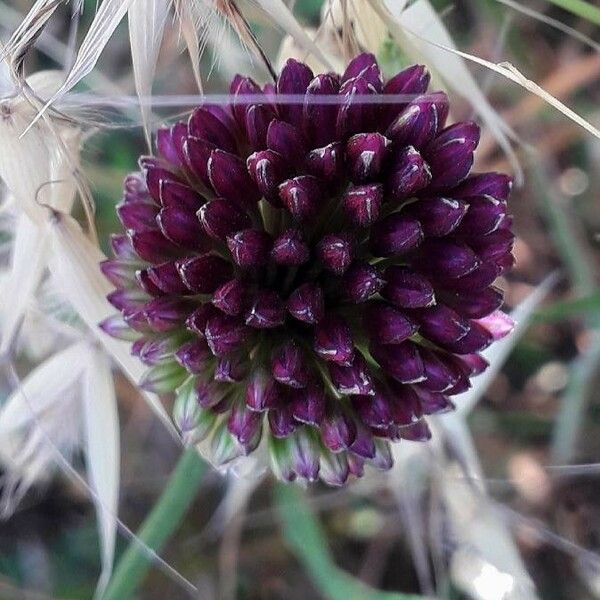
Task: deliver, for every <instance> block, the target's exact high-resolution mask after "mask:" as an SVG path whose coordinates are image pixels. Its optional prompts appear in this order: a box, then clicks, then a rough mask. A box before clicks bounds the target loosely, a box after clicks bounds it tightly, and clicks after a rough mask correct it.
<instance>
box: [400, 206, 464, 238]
mask: <svg viewBox="0 0 600 600" xmlns="http://www.w3.org/2000/svg"><path fill="white" fill-rule="evenodd" d="M467 208H468V204H467V203H466V202H463V201H462V200H454V199H452V198H443V197H440V198H423V199H422V200H419V201H418V202H414V203H413V204H411V205H410V206H409V207H408V211H409V212H410V214H411V215H412V216H413V217H415V218H416V219H417V220H418V221H419V223H421V229H422V230H423V233H424V234H425V237H445V236H447V235H449V234H450V233H452V232H453V231H454V230H455V229H456V228H457V227H458V225H459V223H460V222H461V220H462V219H463V217H464V216H465V214H466V213H467Z"/></svg>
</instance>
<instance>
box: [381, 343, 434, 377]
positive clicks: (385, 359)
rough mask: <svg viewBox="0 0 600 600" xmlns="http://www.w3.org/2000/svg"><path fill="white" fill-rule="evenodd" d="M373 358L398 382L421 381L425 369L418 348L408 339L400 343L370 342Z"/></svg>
mask: <svg viewBox="0 0 600 600" xmlns="http://www.w3.org/2000/svg"><path fill="white" fill-rule="evenodd" d="M370 351H371V354H372V356H373V358H374V359H375V360H376V361H377V362H378V363H379V364H380V365H381V368H382V369H383V370H384V371H387V373H389V374H390V375H391V376H392V377H393V378H394V379H395V380H396V381H399V382H400V383H416V382H418V381H423V378H424V377H425V370H424V367H423V361H422V360H421V355H420V354H419V348H418V346H417V345H416V344H413V343H412V342H410V341H407V342H402V343H401V344H371V346H370Z"/></svg>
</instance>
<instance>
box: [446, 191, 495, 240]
mask: <svg viewBox="0 0 600 600" xmlns="http://www.w3.org/2000/svg"><path fill="white" fill-rule="evenodd" d="M468 207H469V209H468V211H467V214H466V215H465V217H464V219H463V220H462V221H461V223H460V225H459V226H458V228H457V229H456V231H455V234H456V235H459V236H465V237H471V236H482V235H487V234H488V233H492V231H495V230H496V229H498V227H499V226H500V223H501V222H502V220H503V219H504V218H505V216H506V202H504V201H503V200H496V198H494V197H493V196H472V197H470V198H469V204H468Z"/></svg>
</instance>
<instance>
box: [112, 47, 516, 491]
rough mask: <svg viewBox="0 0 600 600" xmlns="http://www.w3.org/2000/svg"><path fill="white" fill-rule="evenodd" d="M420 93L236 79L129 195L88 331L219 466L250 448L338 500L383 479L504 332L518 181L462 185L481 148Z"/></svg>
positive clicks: (395, 86)
mask: <svg viewBox="0 0 600 600" xmlns="http://www.w3.org/2000/svg"><path fill="white" fill-rule="evenodd" d="M428 85H429V74H428V72H427V70H426V69H425V67H423V66H419V65H417V66H413V67H409V68H408V69H406V70H404V71H402V72H400V73H398V74H397V75H396V76H395V77H392V78H391V79H389V80H388V81H384V80H383V79H382V76H381V72H380V70H379V67H378V65H377V61H376V60H375V57H374V56H373V55H370V54H362V55H359V56H357V57H356V58H355V59H354V60H352V61H351V62H350V64H349V65H348V67H347V69H346V71H345V72H344V73H343V74H342V75H335V74H332V73H326V74H314V73H313V72H312V71H311V70H310V69H309V68H308V67H307V66H306V65H304V64H302V63H300V62H297V61H294V60H290V61H288V62H287V64H286V65H285V67H284V68H283V70H282V72H281V74H280V76H279V78H278V80H277V82H276V84H275V85H274V86H269V87H268V88H264V90H263V89H261V87H260V86H258V85H257V84H256V83H255V82H254V81H252V80H251V79H250V78H248V77H242V76H237V77H235V78H234V80H233V82H232V85H231V104H230V105H229V106H222V107H214V106H200V107H198V108H197V109H196V110H195V111H194V112H193V113H192V114H191V116H190V118H189V119H188V120H187V121H186V122H180V123H176V124H175V125H173V126H172V127H170V128H164V129H160V130H159V131H158V133H157V138H156V156H155V157H144V158H142V159H140V169H141V172H139V173H134V174H132V175H130V176H128V177H127V179H126V180H125V186H124V188H125V189H124V197H123V201H122V203H121V204H120V205H119V206H118V208H117V212H118V216H119V218H120V220H121V222H122V224H123V227H124V229H125V230H126V232H125V233H124V234H121V235H117V236H115V237H114V238H113V240H112V247H113V252H114V258H113V259H111V260H107V261H105V262H104V263H103V264H102V265H101V269H102V272H103V273H104V275H105V276H106V277H107V278H108V279H109V280H110V281H111V283H112V284H113V285H114V286H115V288H116V289H115V290H114V291H113V292H112V293H111V294H110V295H109V297H108V299H109V301H110V302H111V304H112V305H113V306H114V307H115V308H116V309H117V310H118V311H120V314H119V315H117V316H115V317H111V318H110V319H107V320H106V321H105V322H104V323H103V324H102V325H101V326H102V328H103V330H104V331H105V332H106V333H108V334H110V335H113V336H114V337H117V338H119V339H122V340H127V341H130V342H131V343H132V344H133V345H132V352H133V353H134V354H135V355H136V356H138V357H139V358H140V360H142V361H143V362H144V363H145V364H147V365H148V366H149V370H148V372H147V373H146V375H145V376H144V378H143V382H142V383H143V385H144V386H145V387H146V388H147V389H149V390H152V391H154V392H157V393H169V392H172V393H173V394H174V395H175V396H176V402H175V417H174V418H175V422H176V424H177V425H178V426H179V427H180V429H181V431H182V435H183V438H184V440H188V441H190V442H193V443H197V442H199V441H201V440H203V439H205V438H208V440H207V441H208V442H209V443H207V444H203V446H206V447H207V448H210V449H211V451H212V456H211V458H212V460H213V461H214V462H217V463H225V462H228V461H231V460H233V459H235V458H237V457H241V456H245V455H247V454H250V453H252V452H253V451H255V450H256V449H257V448H258V447H259V446H261V447H264V449H265V451H266V452H268V453H269V455H270V462H271V465H272V468H273V471H274V472H275V474H276V475H277V476H278V477H279V478H281V479H284V480H286V481H293V480H296V479H305V480H308V481H313V480H315V479H317V478H320V479H322V480H323V481H324V482H326V483H327V484H330V485H336V486H339V485H343V484H344V483H345V482H346V481H347V480H348V479H349V478H352V477H360V476H361V475H362V473H363V472H364V470H365V468H366V467H367V466H371V467H374V468H378V469H388V468H390V466H391V462H392V459H391V453H390V448H389V445H390V443H392V442H394V441H397V440H400V439H404V440H412V441H426V440H427V439H429V437H430V435H431V432H430V430H429V428H428V426H427V423H426V417H427V415H430V414H436V413H442V412H445V411H448V410H452V408H453V404H452V399H451V396H453V395H454V394H458V393H461V392H463V391H464V390H466V389H468V387H469V385H470V378H471V377H473V376H475V375H477V374H479V373H481V372H482V371H483V370H485V368H486V366H487V362H486V361H485V359H483V358H482V356H481V355H480V352H481V350H483V349H484V348H486V347H487V346H488V345H489V344H491V343H493V342H494V341H495V340H497V339H499V338H500V337H502V336H504V335H506V334H507V333H508V332H509V331H510V329H511V327H512V322H511V321H510V319H508V317H506V315H504V313H502V312H501V311H500V307H501V304H502V293H501V292H500V291H499V290H498V289H497V288H496V287H494V285H493V283H494V281H495V279H496V278H497V277H498V276H499V275H501V274H502V273H504V272H505V271H506V269H507V268H508V267H510V266H511V265H512V262H513V258H512V255H511V250H512V243H513V234H512V232H511V230H510V226H511V218H510V215H508V214H507V199H508V195H509V192H510V187H511V182H510V178H508V177H507V176H505V175H502V174H499V173H477V174H473V173H471V168H472V165H473V161H474V151H475V149H476V147H477V144H478V141H479V128H478V126H477V125H476V124H475V123H472V122H464V123H462V122H461V123H454V124H448V123H446V120H447V118H448V114H449V101H448V98H447V96H446V94H444V93H443V92H433V93H431V92H429V93H428V91H427V88H428ZM290 95H291V96H292V97H293V96H300V97H301V98H304V101H300V102H295V103H294V102H292V103H290V102H289V101H288V100H289V97H290ZM389 95H397V96H398V100H396V99H392V102H390V101H389V99H390V98H389ZM284 96H285V101H284V99H283V97H284ZM336 96H337V98H338V99H339V102H337V103H336V102H331V98H332V97H336ZM386 96H388V97H387V98H385V97H386ZM321 97H323V98H325V97H327V101H323V102H322V103H321V102H319V98H321ZM367 97H368V102H363V101H362V100H364V99H365V98H367ZM378 97H380V98H382V99H383V98H385V99H386V101H385V102H384V101H382V102H381V103H380V104H378V103H377V98H378ZM248 98H249V100H248ZM254 98H255V100H254ZM374 100H375V102H374Z"/></svg>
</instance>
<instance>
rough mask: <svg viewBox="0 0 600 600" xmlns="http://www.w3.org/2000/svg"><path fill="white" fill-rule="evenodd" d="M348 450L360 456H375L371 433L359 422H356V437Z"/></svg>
mask: <svg viewBox="0 0 600 600" xmlns="http://www.w3.org/2000/svg"><path fill="white" fill-rule="evenodd" d="M369 397H370V396H369ZM350 450H351V451H352V452H354V454H357V455H358V456H359V457H361V458H374V457H375V442H374V440H373V435H372V434H371V432H370V431H369V430H368V429H367V428H366V427H365V426H364V425H363V424H362V423H360V422H358V423H356V437H355V438H354V441H353V442H352V444H350ZM350 456H351V455H350Z"/></svg>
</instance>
